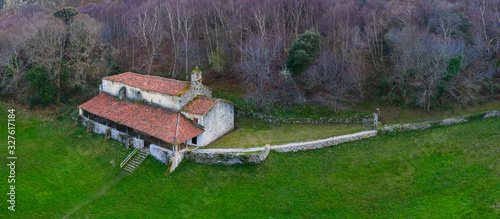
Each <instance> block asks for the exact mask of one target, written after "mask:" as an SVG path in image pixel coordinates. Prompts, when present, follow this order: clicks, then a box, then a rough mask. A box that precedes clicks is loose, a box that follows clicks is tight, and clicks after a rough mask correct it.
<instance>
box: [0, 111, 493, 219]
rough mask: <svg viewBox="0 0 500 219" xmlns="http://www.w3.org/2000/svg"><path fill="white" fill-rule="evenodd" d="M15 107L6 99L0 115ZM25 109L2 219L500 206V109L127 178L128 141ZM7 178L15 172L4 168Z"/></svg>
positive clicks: (472, 213)
mask: <svg viewBox="0 0 500 219" xmlns="http://www.w3.org/2000/svg"><path fill="white" fill-rule="evenodd" d="M7 108H8V106H7V105H6V104H3V103H2V104H1V105H0V117H2V118H6V114H7V113H6V109H7ZM16 113H17V116H18V119H17V121H16V124H17V129H16V130H17V134H16V138H17V139H18V143H17V145H18V148H17V151H18V154H17V156H18V157H19V160H18V169H17V181H16V185H18V186H19V187H18V190H17V191H16V192H17V193H18V196H17V201H18V203H17V210H16V212H7V210H6V208H4V207H2V209H1V210H0V217H2V218H4V217H5V218H54V217H55V218H61V217H63V216H65V215H67V214H69V213H71V212H72V211H74V212H72V214H71V217H70V218H72V217H74V218H82V217H92V218H96V217H98V218H103V217H104V218H106V217H120V218H123V217H172V218H173V217H176V218H178V217H196V218H213V217H236V216H238V217H252V218H255V217H257V218H260V217H262V218H264V217H266V218H267V217H277V218H280V217H364V218H367V217H390V218H393V217H399V218H401V217H404V218H408V217H414V218H415V217H417V218H420V217H481V218H493V217H498V216H499V214H500V199H499V198H498V197H500V175H499V173H500V165H499V164H500V162H499V160H500V153H499V151H498V148H499V146H500V143H499V141H498V139H500V133H499V132H498V130H500V118H498V117H496V118H489V119H484V120H479V121H473V122H469V123H464V124H459V125H453V126H449V127H443V128H435V129H430V130H425V131H418V132H411V133H404V134H398V135H396V136H393V137H389V136H379V137H375V138H373V139H368V140H362V141H359V142H353V143H347V144H342V145H338V146H334V147H330V148H326V149H321V150H314V151H307V152H298V153H277V152H272V153H271V154H270V155H269V157H268V158H267V159H266V161H265V162H264V163H263V164H261V165H247V166H208V165H201V164H195V163H189V162H183V163H182V164H181V165H180V167H179V168H178V169H177V170H176V171H175V172H174V173H173V174H172V175H169V176H166V175H165V170H166V166H164V165H163V164H161V163H160V162H158V161H156V160H154V159H153V158H148V159H147V160H146V161H145V162H144V163H143V164H142V165H141V166H140V167H139V168H138V169H137V170H136V171H135V172H134V173H132V174H131V175H128V176H121V173H120V172H121V171H120V169H119V167H118V166H117V164H118V163H119V162H120V161H121V159H123V158H124V157H125V156H126V154H127V151H126V150H125V149H124V148H123V146H122V145H120V144H118V143H117V142H115V141H112V140H107V141H105V140H104V139H103V136H100V135H96V134H87V133H86V132H85V129H84V128H83V127H81V126H74V124H73V122H72V121H71V120H69V119H63V120H57V119H55V118H52V117H50V116H46V115H45V114H41V113H40V112H36V111H33V112H30V111H26V110H23V109H18V111H16ZM5 123H6V120H5V119H4V120H2V121H0V126H6V124H5ZM0 138H2V139H6V133H0ZM2 154H6V152H5V147H3V148H2ZM5 159H6V158H5V157H1V158H0V162H3V163H5V162H6V160H5ZM112 161H113V162H112ZM112 163H114V164H112ZM0 174H1V175H2V176H4V175H7V173H6V168H2V169H1V170H0ZM5 183H6V182H5V181H4V180H2V181H1V183H0V186H1V187H4V184H5ZM4 205H5V204H4ZM12 215H13V216H12Z"/></svg>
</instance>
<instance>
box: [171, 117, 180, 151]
mask: <svg viewBox="0 0 500 219" xmlns="http://www.w3.org/2000/svg"><path fill="white" fill-rule="evenodd" d="M180 116H181V113H177V123H176V124H175V133H174V141H173V143H174V144H175V143H178V142H177V139H178V138H177V133H178V132H179V122H180V118H179V117H180Z"/></svg>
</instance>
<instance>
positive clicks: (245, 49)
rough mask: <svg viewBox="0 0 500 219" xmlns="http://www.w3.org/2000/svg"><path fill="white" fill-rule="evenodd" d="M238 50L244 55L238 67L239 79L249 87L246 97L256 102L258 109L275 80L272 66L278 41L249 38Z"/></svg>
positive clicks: (278, 48) (277, 49) (276, 54)
mask: <svg viewBox="0 0 500 219" xmlns="http://www.w3.org/2000/svg"><path fill="white" fill-rule="evenodd" d="M239 50H240V52H241V53H243V54H244V60H242V61H241V62H240V64H239V65H238V67H239V69H240V71H241V73H240V74H239V78H240V79H241V80H242V82H243V83H244V84H245V85H246V86H248V87H249V90H250V91H249V93H248V95H249V96H250V97H251V98H253V99H255V100H256V101H257V103H258V104H257V108H258V107H260V104H261V103H262V101H263V100H264V99H265V98H266V93H267V92H268V90H269V89H270V87H271V86H272V84H273V82H274V79H275V78H274V74H273V69H272V66H273V64H274V62H275V60H276V58H277V57H278V52H279V50H280V39H272V40H271V39H264V38H260V37H251V38H250V39H249V41H248V42H247V43H245V44H243V45H242V46H241V47H240V48H239Z"/></svg>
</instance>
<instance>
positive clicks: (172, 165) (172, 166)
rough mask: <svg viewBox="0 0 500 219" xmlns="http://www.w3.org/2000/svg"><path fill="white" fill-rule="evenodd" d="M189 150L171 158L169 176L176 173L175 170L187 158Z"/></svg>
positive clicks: (183, 150)
mask: <svg viewBox="0 0 500 219" xmlns="http://www.w3.org/2000/svg"><path fill="white" fill-rule="evenodd" d="M187 151H188V149H182V150H180V151H179V152H178V153H177V154H175V156H174V157H172V158H170V162H169V165H168V168H167V174H169V173H172V172H174V170H175V169H176V168H177V167H178V166H179V164H180V163H181V161H182V160H183V159H184V157H185V156H186V152H187Z"/></svg>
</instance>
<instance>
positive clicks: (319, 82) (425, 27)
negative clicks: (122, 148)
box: [0, 0, 500, 111]
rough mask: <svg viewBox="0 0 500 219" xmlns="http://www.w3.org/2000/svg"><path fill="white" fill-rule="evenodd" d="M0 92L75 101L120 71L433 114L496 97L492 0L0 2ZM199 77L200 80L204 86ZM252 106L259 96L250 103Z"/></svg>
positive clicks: (499, 32)
mask: <svg viewBox="0 0 500 219" xmlns="http://www.w3.org/2000/svg"><path fill="white" fill-rule="evenodd" d="M0 5H1V7H2V9H1V16H0V92H1V95H2V97H3V98H6V99H9V100H13V101H16V102H18V103H21V104H26V105H31V106H48V105H54V104H56V105H57V104H67V103H72V102H78V101H84V100H86V99H89V98H91V97H93V96H95V95H96V94H97V93H98V86H99V84H100V80H101V78H102V77H104V76H108V75H113V74H118V73H121V72H126V71H132V72H137V73H142V74H150V75H158V76H162V77H169V78H175V79H179V80H189V75H190V74H189V73H190V72H191V70H193V69H194V68H196V67H199V68H200V69H202V70H203V72H204V78H205V81H206V82H207V83H205V84H208V86H210V83H212V82H214V81H216V82H218V83H222V84H228V85H235V86H238V87H242V88H244V91H245V92H244V95H245V97H246V98H248V99H251V100H253V101H255V102H256V103H262V102H265V101H271V100H273V101H276V100H279V101H284V102H294V103H295V102H298V103H300V102H305V101H317V102H320V103H322V104H338V103H351V102H380V103H386V104H391V105H397V106H405V107H411V108H418V109H423V110H426V111H430V110H432V109H433V108H434V107H439V106H447V105H451V104H461V105H467V104H473V103H476V102H478V101H482V100H489V99H495V98H496V99H498V92H499V88H500V71H499V69H500V1H499V0H472V1H469V0H448V1H446V0H409V1H397V0H370V1H366V0H335V1H334V0H294V1H289V0H182V1H181V0H161V1H160V0H147V1H145V0H142V1H141V0H122V1H111V0H106V1H99V0H66V1H65V0H56V1H49V0H30V1H25V0H2V1H0ZM205 81H204V82H205ZM256 106H257V107H258V106H259V104H257V105H256Z"/></svg>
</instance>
